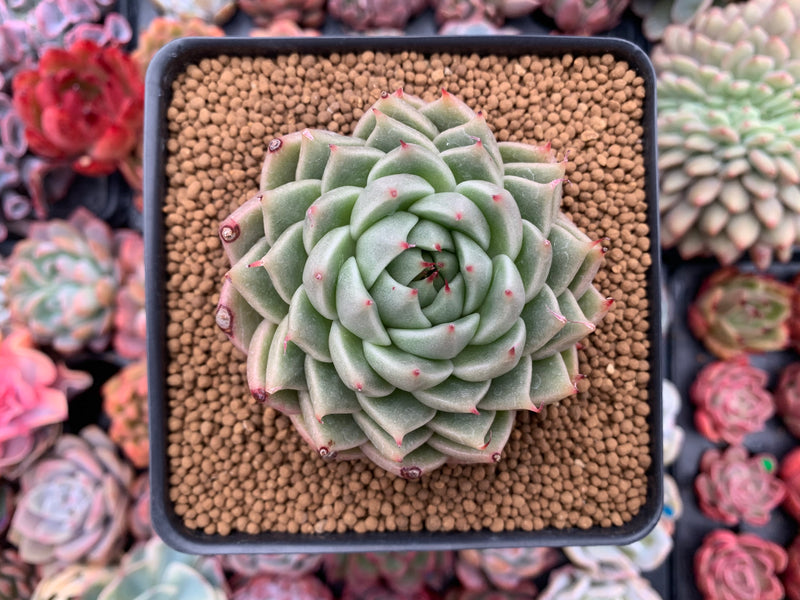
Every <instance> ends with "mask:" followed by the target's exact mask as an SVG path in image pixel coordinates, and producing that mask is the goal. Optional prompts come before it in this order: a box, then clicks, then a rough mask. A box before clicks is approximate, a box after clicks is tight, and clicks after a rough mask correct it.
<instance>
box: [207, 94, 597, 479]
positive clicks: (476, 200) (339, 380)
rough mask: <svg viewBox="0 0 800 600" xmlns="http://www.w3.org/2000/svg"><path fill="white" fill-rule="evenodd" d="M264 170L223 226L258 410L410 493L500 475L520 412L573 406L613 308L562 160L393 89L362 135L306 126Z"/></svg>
mask: <svg viewBox="0 0 800 600" xmlns="http://www.w3.org/2000/svg"><path fill="white" fill-rule="evenodd" d="M267 154H268V155H267V158H266V160H265V163H264V169H263V172H262V180H261V190H262V191H261V192H260V193H259V194H258V195H256V196H255V197H253V198H252V199H250V200H249V201H247V202H246V203H245V204H244V205H242V206H241V207H240V208H239V209H237V210H236V211H235V212H234V213H233V214H232V215H230V216H229V217H228V218H227V219H225V220H224V221H223V222H222V223H221V225H220V237H221V239H222V241H223V247H224V248H225V251H226V253H227V255H228V258H229V259H230V261H231V264H232V265H233V267H232V269H231V270H230V271H229V272H228V274H227V275H226V277H225V281H224V284H223V287H222V290H221V292H220V302H219V306H218V308H217V312H216V321H217V324H218V325H219V326H220V327H221V329H223V331H225V332H226V333H227V334H228V335H229V336H230V337H231V338H232V340H233V342H234V343H235V345H236V346H238V347H239V348H241V349H243V350H245V351H248V348H249V355H248V359H247V361H248V383H249V386H250V390H251V392H252V394H253V396H255V397H256V398H257V399H260V400H262V401H265V402H266V403H267V404H268V405H270V406H272V407H274V408H277V409H278V410H280V411H282V412H285V413H288V414H289V415H290V416H291V419H292V422H293V423H294V425H295V427H296V428H297V429H298V430H299V431H300V433H301V435H302V436H303V437H304V438H305V439H306V440H307V441H308V442H309V443H310V445H311V446H312V447H313V448H314V450H316V451H317V452H318V453H319V454H320V456H323V457H326V458H333V457H337V458H340V459H344V458H355V457H361V456H365V457H366V458H368V459H370V460H372V461H373V462H375V463H376V464H378V465H379V466H380V467H382V468H383V469H385V470H387V471H389V472H391V473H394V474H396V475H400V476H403V477H406V478H417V477H419V476H420V475H421V474H422V473H425V472H428V471H431V470H433V469H435V468H438V467H439V466H441V465H442V464H444V463H445V462H448V461H449V462H488V463H491V462H497V461H498V460H500V458H501V452H502V449H503V447H504V445H505V443H506V440H507V439H508V436H509V435H510V433H511V428H512V426H513V421H514V415H515V412H516V411H517V410H534V411H538V410H540V409H541V407H542V406H543V405H544V404H547V403H550V402H555V401H558V400H560V399H562V398H564V397H566V396H568V395H570V394H574V393H576V391H577V387H576V384H575V381H576V380H577V379H578V378H579V374H578V360H577V350H576V346H575V344H576V343H577V341H578V340H580V339H582V338H584V337H585V336H586V335H587V334H588V333H590V332H591V331H593V330H594V329H595V324H596V323H597V322H598V321H599V320H600V319H601V318H602V317H603V316H604V315H605V313H606V312H607V311H608V309H609V307H610V305H611V300H610V299H606V298H604V297H603V296H602V295H601V294H600V293H599V292H598V291H597V290H596V289H595V288H594V287H593V286H592V283H591V282H592V279H593V277H594V275H595V273H596V271H597V270H598V269H599V267H600V264H601V262H602V255H603V249H602V246H601V245H600V243H599V241H598V242H592V241H591V240H590V239H589V238H588V237H587V236H586V235H585V234H584V233H582V232H581V231H580V230H579V229H578V228H577V227H576V226H575V225H574V224H573V223H572V222H571V221H570V220H569V219H568V218H567V217H566V216H565V215H564V214H563V213H561V212H560V210H559V209H558V206H559V203H560V198H561V185H562V179H563V176H564V168H565V167H564V164H563V163H559V162H556V160H555V158H554V156H553V153H552V152H551V150H550V148H549V146H548V147H534V146H529V145H525V144H520V143H500V144H498V143H497V142H496V141H495V139H494V136H493V135H492V133H491V131H490V130H489V128H488V126H487V124H486V120H485V118H484V117H483V116H482V115H481V114H475V113H474V112H473V111H472V110H471V109H470V108H469V107H467V106H466V105H465V104H464V103H463V102H461V101H460V100H458V99H457V98H455V97H454V96H452V95H450V94H448V93H446V92H444V93H443V95H442V96H441V98H440V99H438V100H436V101H435V102H431V103H425V102H423V101H422V100H420V99H419V98H416V97H412V96H409V95H407V94H403V93H402V91H398V92H397V93H395V94H386V93H384V94H383V95H382V97H381V99H380V100H379V101H378V102H376V104H375V105H374V107H373V108H372V109H371V110H367V111H366V112H365V113H364V116H363V117H362V118H361V120H360V121H359V122H358V123H357V125H356V127H355V130H354V134H353V135H352V136H349V137H346V136H343V135H338V134H333V133H329V132H324V131H309V130H305V131H302V132H298V133H295V134H291V135H287V136H284V137H282V138H277V139H274V140H272V141H271V142H270V143H269V148H268V153H267ZM344 165H347V166H346V167H345V166H344ZM301 191H302V192H301ZM301 194H302V195H301ZM289 199H291V200H289Z"/></svg>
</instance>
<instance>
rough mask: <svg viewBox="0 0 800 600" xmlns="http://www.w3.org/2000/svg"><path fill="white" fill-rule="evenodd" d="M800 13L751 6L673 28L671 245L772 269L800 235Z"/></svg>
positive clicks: (667, 74) (772, 4) (667, 79)
mask: <svg viewBox="0 0 800 600" xmlns="http://www.w3.org/2000/svg"><path fill="white" fill-rule="evenodd" d="M798 24H800V6H799V5H798V4H797V3H796V2H793V1H792V0H750V1H749V2H744V3H735V4H729V5H728V6H726V7H724V8H719V7H711V8H709V9H708V10H707V11H705V12H703V13H702V14H700V15H698V17H697V18H696V19H695V20H694V21H692V22H691V23H690V24H687V25H671V26H669V27H667V29H666V30H665V32H664V37H663V40H662V43H661V44H660V45H659V46H657V47H656V48H654V50H653V52H652V59H653V64H654V65H655V67H656V71H657V73H658V145H659V159H658V166H659V170H660V172H661V178H660V180H661V194H660V210H661V215H662V218H661V223H662V242H663V244H664V246H665V247H668V248H669V247H673V246H676V247H677V248H678V250H679V252H680V254H681V256H682V257H683V258H692V257H694V256H699V255H709V254H710V255H714V256H716V257H717V258H718V259H719V261H720V262H721V263H723V264H726V265H727V264H731V263H733V262H734V261H736V260H737V259H738V258H739V257H740V256H741V255H742V254H743V253H744V252H745V251H747V250H749V251H750V255H751V257H752V259H753V261H754V262H755V263H756V264H757V265H758V266H759V267H760V268H762V269H765V268H766V267H767V266H768V265H769V264H770V262H771V261H772V259H773V257H775V256H777V258H778V259H779V260H782V261H787V260H789V258H790V255H791V251H792V246H793V245H794V244H795V242H796V241H797V240H798V238H799V237H800V235H798V234H799V233H800V217H799V216H798V213H800V187H798V183H800V166H799V165H798V162H797V161H798V159H797V157H798V153H800V124H798V122H797V119H796V118H795V115H796V112H797V107H798V101H799V99H800V84H799V83H798V79H797V77H798V73H797V68H796V63H797V61H798V59H799V58H800V48H798V46H797V44H796V38H797V35H798Z"/></svg>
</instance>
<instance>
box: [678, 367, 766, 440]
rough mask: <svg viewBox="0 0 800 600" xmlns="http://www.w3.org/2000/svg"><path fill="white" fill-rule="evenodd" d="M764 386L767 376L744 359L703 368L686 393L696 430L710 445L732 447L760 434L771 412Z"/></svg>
mask: <svg viewBox="0 0 800 600" xmlns="http://www.w3.org/2000/svg"><path fill="white" fill-rule="evenodd" d="M766 384H767V373H766V372H765V371H763V370H761V369H759V368H757V367H754V366H752V365H751V364H750V363H749V362H748V361H747V358H746V357H744V356H740V357H736V358H733V359H731V360H726V361H716V362H712V363H709V364H708V365H706V366H705V367H703V369H702V370H701V371H700V373H699V374H698V375H697V379H695V381H694V383H693V384H692V387H691V389H690V390H689V396H690V397H691V399H692V402H693V403H694V404H695V413H694V423H695V426H696V427H697V429H698V431H699V432H700V433H701V434H703V435H704V436H705V437H706V438H708V439H709V440H711V441H712V442H720V441H724V442H727V443H729V444H734V445H736V444H741V443H742V440H743V439H744V437H745V436H746V435H747V434H749V433H754V432H757V431H761V430H762V429H763V428H764V424H765V423H766V422H767V420H769V418H770V417H772V415H773V414H774V413H775V405H774V402H773V400H772V394H770V393H769V392H768V391H767V390H766V389H765V386H766Z"/></svg>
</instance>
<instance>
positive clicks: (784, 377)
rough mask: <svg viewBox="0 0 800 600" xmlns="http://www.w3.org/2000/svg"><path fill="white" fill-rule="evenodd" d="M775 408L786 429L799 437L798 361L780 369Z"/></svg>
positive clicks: (799, 368)
mask: <svg viewBox="0 0 800 600" xmlns="http://www.w3.org/2000/svg"><path fill="white" fill-rule="evenodd" d="M775 409H776V411H777V413H778V414H779V415H780V417H781V420H782V421H783V424H784V425H785V426H786V429H788V430H789V431H790V432H791V434H792V435H793V436H795V437H796V438H798V439H800V363H791V364H789V365H787V366H786V367H785V368H784V369H783V370H782V371H781V374H780V378H779V379H778V387H777V389H776V390H775Z"/></svg>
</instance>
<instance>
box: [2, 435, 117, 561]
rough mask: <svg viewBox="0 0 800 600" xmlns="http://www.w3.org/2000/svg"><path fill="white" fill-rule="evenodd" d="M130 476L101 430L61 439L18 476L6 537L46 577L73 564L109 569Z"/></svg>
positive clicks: (115, 553)
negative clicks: (108, 565) (80, 563)
mask: <svg viewBox="0 0 800 600" xmlns="http://www.w3.org/2000/svg"><path fill="white" fill-rule="evenodd" d="M132 478H133V473H132V471H131V468H130V466H128V465H127V464H126V463H124V462H123V461H121V460H120V459H119V458H118V457H117V453H116V448H115V447H114V444H112V443H111V440H109V439H108V437H106V434H105V433H103V431H102V430H101V429H100V428H98V427H96V426H94V425H90V426H88V427H85V428H84V429H83V430H82V431H81V433H80V436H77V435H70V434H65V435H62V436H61V437H60V438H59V439H58V440H57V441H56V444H55V446H54V447H53V449H52V450H51V452H50V453H49V454H48V455H47V456H45V457H42V458H41V459H39V460H38V461H37V462H36V463H35V464H34V465H33V466H32V467H31V469H30V470H28V471H26V472H25V473H23V475H22V477H21V478H20V482H21V490H20V497H19V501H18V503H17V510H16V511H15V512H14V517H13V518H12V520H11V528H10V529H9V532H8V539H9V540H10V541H11V542H12V543H13V544H15V545H16V546H17V547H18V548H19V553H20V556H21V557H22V559H23V560H24V561H25V562H28V563H31V564H34V565H42V566H43V567H44V568H45V571H46V574H49V573H52V572H55V571H54V570H56V569H59V568H63V567H64V566H65V565H68V564H71V563H77V562H84V563H86V564H89V565H97V566H104V565H107V564H108V563H110V562H111V561H113V560H115V559H116V558H117V557H118V556H119V555H120V553H121V552H122V547H123V544H124V541H125V533H126V531H127V528H126V522H125V521H126V511H127V508H128V503H129V498H128V487H129V486H130V483H131V480H132Z"/></svg>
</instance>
